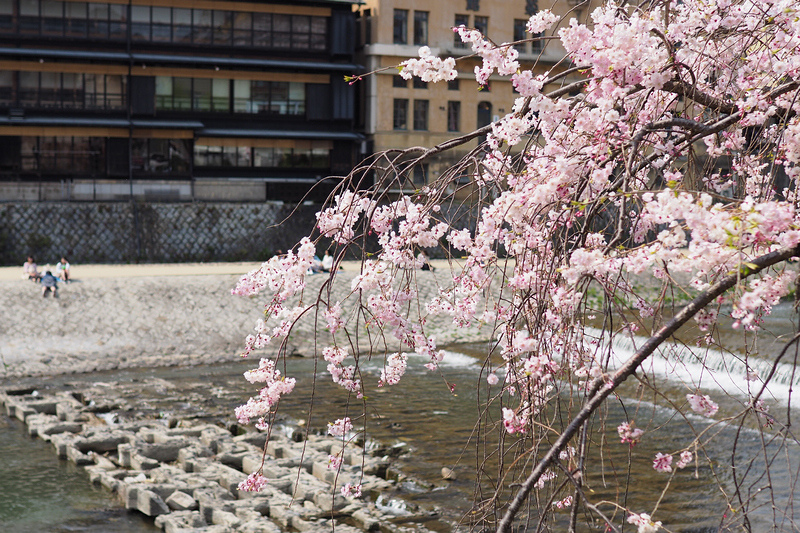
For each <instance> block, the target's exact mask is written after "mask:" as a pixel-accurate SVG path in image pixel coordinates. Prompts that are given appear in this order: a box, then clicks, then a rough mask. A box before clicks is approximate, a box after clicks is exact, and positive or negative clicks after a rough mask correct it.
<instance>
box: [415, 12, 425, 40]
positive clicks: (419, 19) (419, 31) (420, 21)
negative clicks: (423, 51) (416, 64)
mask: <svg viewBox="0 0 800 533" xmlns="http://www.w3.org/2000/svg"><path fill="white" fill-rule="evenodd" d="M414 44H415V45H416V46H427V45H428V12H427V11H414Z"/></svg>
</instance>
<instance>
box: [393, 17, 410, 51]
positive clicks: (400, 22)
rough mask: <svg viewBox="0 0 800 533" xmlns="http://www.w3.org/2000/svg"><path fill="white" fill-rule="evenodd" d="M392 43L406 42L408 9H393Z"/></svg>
mask: <svg viewBox="0 0 800 533" xmlns="http://www.w3.org/2000/svg"><path fill="white" fill-rule="evenodd" d="M393 35H394V44H408V10H407V9H395V10H394V31H393Z"/></svg>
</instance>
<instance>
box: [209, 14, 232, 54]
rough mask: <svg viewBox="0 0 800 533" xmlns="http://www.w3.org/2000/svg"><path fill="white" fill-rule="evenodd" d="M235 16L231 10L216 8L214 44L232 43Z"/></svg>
mask: <svg viewBox="0 0 800 533" xmlns="http://www.w3.org/2000/svg"><path fill="white" fill-rule="evenodd" d="M231 26H233V17H232V15H231V12H230V11H219V10H214V44H221V45H229V46H230V44H231V35H232V32H231Z"/></svg>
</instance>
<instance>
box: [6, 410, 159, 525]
mask: <svg viewBox="0 0 800 533" xmlns="http://www.w3.org/2000/svg"><path fill="white" fill-rule="evenodd" d="M0 531H2V532H4V533H5V532H8V533H12V532H13V533H34V532H35V533H43V532H47V533H134V532H135V533H145V532H148V533H149V532H156V531H159V529H157V528H155V527H154V526H153V525H152V524H151V523H150V522H149V520H148V519H146V518H145V517H143V516H142V515H140V514H138V513H129V512H128V511H127V510H125V509H124V508H122V507H121V506H120V505H119V504H118V503H117V501H116V500H114V499H112V498H111V497H110V495H109V493H108V492H107V491H105V490H103V489H100V488H97V487H93V486H92V484H91V483H89V476H88V475H87V474H86V472H84V470H83V469H82V468H78V467H76V466H75V465H74V464H72V463H68V462H66V461H60V460H59V459H58V457H57V456H56V454H55V450H53V447H52V445H50V443H47V442H44V441H42V440H40V439H34V438H31V437H29V436H28V433H27V431H26V428H25V426H24V425H23V424H22V423H21V422H19V421H18V420H16V419H11V418H8V417H7V416H5V415H0Z"/></svg>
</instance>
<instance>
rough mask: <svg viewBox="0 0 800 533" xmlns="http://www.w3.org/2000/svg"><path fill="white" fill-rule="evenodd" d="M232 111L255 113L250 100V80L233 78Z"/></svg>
mask: <svg viewBox="0 0 800 533" xmlns="http://www.w3.org/2000/svg"><path fill="white" fill-rule="evenodd" d="M233 112H234V113H255V111H253V107H252V102H251V100H250V80H233Z"/></svg>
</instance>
